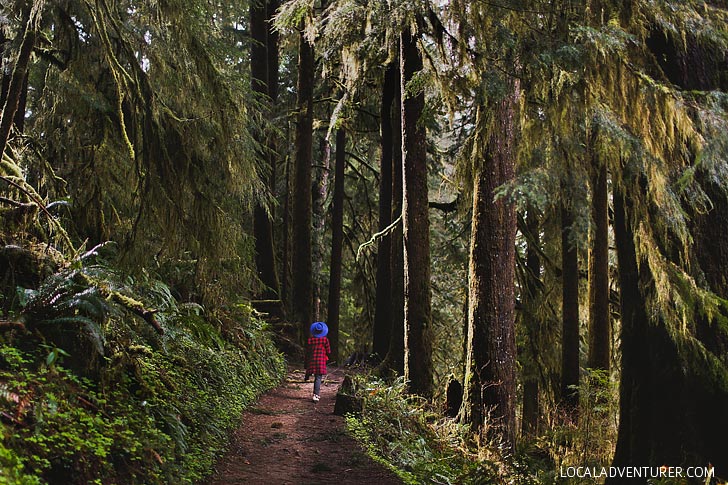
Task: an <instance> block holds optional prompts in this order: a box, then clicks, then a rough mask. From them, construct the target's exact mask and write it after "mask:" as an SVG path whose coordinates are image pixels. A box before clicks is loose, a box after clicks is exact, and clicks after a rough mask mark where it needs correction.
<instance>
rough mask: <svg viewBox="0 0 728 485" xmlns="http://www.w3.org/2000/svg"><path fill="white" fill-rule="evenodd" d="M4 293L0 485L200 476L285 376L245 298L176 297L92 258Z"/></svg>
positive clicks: (0, 354)
mask: <svg viewBox="0 0 728 485" xmlns="http://www.w3.org/2000/svg"><path fill="white" fill-rule="evenodd" d="M11 292H14V293H13V294H11ZM2 294H3V301H4V302H5V303H6V305H5V309H4V310H3V313H2V314H0V324H1V325H0V327H1V328H0V419H1V420H2V424H0V432H1V433H2V440H1V441H0V484H16V483H17V484H36V483H39V484H40V483H48V484H87V483H98V484H102V483H103V484H137V483H138V484H141V483H144V484H154V483H159V484H166V483H196V482H199V481H200V480H202V479H203V478H204V477H206V475H207V474H208V473H210V471H211V469H212V465H213V463H214V461H215V460H216V459H217V458H218V457H219V456H220V455H221V453H222V451H223V449H224V448H225V446H226V444H227V442H228V438H229V435H230V432H231V431H232V430H233V429H234V428H235V427H236V426H237V424H238V423H239V419H240V416H241V414H242V411H243V410H244V409H245V407H246V406H247V405H249V404H250V403H252V402H254V401H255V400H256V398H257V397H258V396H259V395H260V394H261V393H262V392H264V391H265V390H267V389H269V388H271V387H274V386H275V385H276V384H277V383H278V382H280V380H281V378H282V377H283V376H284V374H285V363H284V360H283V358H282V356H281V355H280V353H279V352H278V351H277V350H276V349H275V347H274V345H273V343H272V341H271V339H270V337H269V334H268V332H267V330H266V328H265V324H264V323H263V322H261V321H260V320H258V319H257V318H256V317H255V316H254V314H253V312H252V310H251V308H250V307H249V305H247V304H245V303H237V304H230V305H226V306H222V305H221V306H220V307H219V308H210V307H207V308H203V307H202V306H201V305H199V304H196V303H182V302H180V301H178V299H177V298H175V297H174V296H173V294H172V291H170V287H169V286H168V285H166V284H165V283H164V282H162V281H160V280H158V279H155V278H152V277H150V276H148V275H144V274H142V275H137V276H135V277H134V278H132V277H130V276H128V275H126V276H125V275H122V274H121V273H120V272H118V271H116V270H114V269H113V268H112V267H111V266H110V265H107V264H100V263H98V262H96V261H95V260H94V259H93V258H87V259H85V260H83V259H79V260H77V261H74V262H72V263H67V264H64V265H62V266H61V267H60V269H58V271H56V272H55V273H54V274H53V275H51V276H50V277H48V278H46V279H45V280H44V281H43V283H42V284H41V285H40V286H39V287H38V288H25V289H24V288H22V287H20V288H8V287H7V286H6V287H5V288H3V289H2ZM11 299H12V300H13V304H12V305H10V304H9V301H10V300H11Z"/></svg>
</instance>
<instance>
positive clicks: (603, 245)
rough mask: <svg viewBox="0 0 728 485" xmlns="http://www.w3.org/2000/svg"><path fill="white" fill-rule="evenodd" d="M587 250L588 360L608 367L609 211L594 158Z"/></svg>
mask: <svg viewBox="0 0 728 485" xmlns="http://www.w3.org/2000/svg"><path fill="white" fill-rule="evenodd" d="M594 162H595V164H594V165H595V167H594V171H593V173H592V181H591V183H592V204H591V217H592V223H593V229H592V235H591V248H590V249H591V251H590V254H589V361H588V362H589V363H588V366H589V367H590V368H592V369H599V370H605V371H609V362H610V355H611V354H610V352H611V331H610V330H611V327H610V317H609V212H608V207H609V206H608V195H609V194H608V192H607V166H606V164H604V163H598V161H597V160H594Z"/></svg>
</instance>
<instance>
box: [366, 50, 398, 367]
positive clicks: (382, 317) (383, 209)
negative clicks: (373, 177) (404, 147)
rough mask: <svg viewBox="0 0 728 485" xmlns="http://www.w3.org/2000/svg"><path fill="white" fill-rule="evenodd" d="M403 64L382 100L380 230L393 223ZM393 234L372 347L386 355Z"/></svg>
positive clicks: (391, 71)
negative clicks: (396, 110) (396, 113)
mask: <svg viewBox="0 0 728 485" xmlns="http://www.w3.org/2000/svg"><path fill="white" fill-rule="evenodd" d="M398 69H399V66H398V65H397V64H395V63H390V64H389V66H387V69H386V71H385V73H384V83H383V86H382V104H381V109H380V136H381V148H382V155H381V156H382V159H381V163H380V171H379V174H380V175H379V230H380V231H382V230H384V229H385V228H386V227H387V226H389V225H390V224H391V223H392V137H393V133H392V104H393V102H394V98H395V90H396V89H397V87H398V86H397V70H398ZM391 246H392V238H391V235H387V236H384V237H382V238H381V239H380V240H379V250H378V251H377V293H376V298H377V300H376V305H375V311H374V335H373V336H372V342H373V344H372V351H373V352H374V353H375V354H377V356H379V357H380V358H383V357H384V356H385V355H386V354H387V350H389V341H390V338H391V334H392V311H391V310H392V282H391V279H392V271H391V264H392V261H391V259H392V258H391V255H392V251H391Z"/></svg>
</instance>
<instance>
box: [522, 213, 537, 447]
mask: <svg viewBox="0 0 728 485" xmlns="http://www.w3.org/2000/svg"><path fill="white" fill-rule="evenodd" d="M527 211H528V212H527V214H526V231H527V233H528V234H527V236H528V246H527V248H526V271H527V274H526V284H525V289H526V291H525V293H524V295H523V300H524V302H523V307H524V311H523V316H524V319H525V320H526V322H525V326H526V333H527V336H526V340H527V342H526V352H527V355H526V359H525V360H526V362H527V364H522V368H523V421H522V425H521V433H522V435H523V436H531V437H533V436H537V435H538V432H539V424H540V423H539V420H540V416H541V413H540V408H541V404H540V401H539V372H538V352H539V351H540V349H539V348H538V338H539V335H540V326H541V322H540V320H539V316H538V312H537V311H536V308H535V307H536V305H537V303H538V293H539V291H540V289H539V288H540V286H539V285H540V278H541V258H540V256H539V250H540V248H539V245H540V235H539V224H538V216H537V215H536V210H535V209H534V208H533V207H528V209H527Z"/></svg>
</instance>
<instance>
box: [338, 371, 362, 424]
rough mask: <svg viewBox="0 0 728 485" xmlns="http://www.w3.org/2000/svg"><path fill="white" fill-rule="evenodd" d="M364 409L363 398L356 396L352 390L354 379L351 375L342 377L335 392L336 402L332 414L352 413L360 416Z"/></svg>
mask: <svg viewBox="0 0 728 485" xmlns="http://www.w3.org/2000/svg"><path fill="white" fill-rule="evenodd" d="M363 410H364V399H362V398H361V397H358V396H357V395H356V393H355V390H354V381H353V380H352V378H351V376H346V377H344V381H343V382H342V383H341V386H340V387H339V390H338V391H337V393H336V403H335V404H334V414H335V415H337V416H344V415H346V414H354V415H356V416H360V415H361V413H362V411H363Z"/></svg>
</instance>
